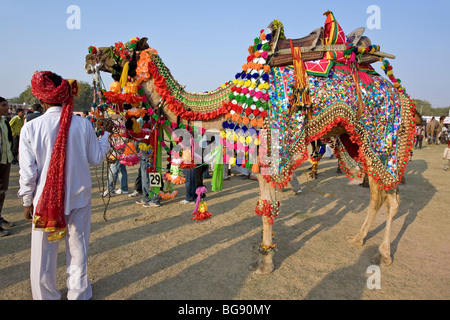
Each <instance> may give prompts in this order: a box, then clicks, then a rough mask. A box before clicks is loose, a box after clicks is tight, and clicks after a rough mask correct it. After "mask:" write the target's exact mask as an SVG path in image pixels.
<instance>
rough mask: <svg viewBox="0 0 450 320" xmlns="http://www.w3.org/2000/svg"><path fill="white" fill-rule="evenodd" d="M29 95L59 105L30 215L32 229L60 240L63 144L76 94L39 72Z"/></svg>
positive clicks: (68, 84)
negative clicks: (57, 120) (43, 173)
mask: <svg viewBox="0 0 450 320" xmlns="http://www.w3.org/2000/svg"><path fill="white" fill-rule="evenodd" d="M31 92H32V93H33V95H35V96H36V98H38V99H39V100H41V101H43V102H46V103H49V104H57V105H59V104H61V105H62V106H63V109H62V112H61V116H60V126H59V132H58V136H57V138H56V142H55V145H54V147H53V149H52V150H53V151H52V154H51V158H50V164H49V167H48V171H47V178H46V181H45V185H44V189H43V191H42V194H41V196H40V198H39V200H38V204H37V206H36V208H35V212H34V219H33V222H34V225H35V229H41V230H43V231H47V232H50V234H49V236H48V239H49V241H55V240H59V239H62V238H64V236H65V235H66V220H65V215H64V196H65V173H64V167H65V162H66V145H67V138H68V136H69V128H70V123H71V121H72V116H73V95H74V93H75V94H76V93H77V84H76V82H69V81H67V80H65V79H62V78H61V77H60V76H58V75H56V74H54V73H52V72H50V71H42V72H38V73H35V74H33V77H32V79H31Z"/></svg>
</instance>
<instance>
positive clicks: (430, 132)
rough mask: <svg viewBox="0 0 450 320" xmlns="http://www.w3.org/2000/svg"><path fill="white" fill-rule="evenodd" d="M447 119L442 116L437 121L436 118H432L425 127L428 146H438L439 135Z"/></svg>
mask: <svg viewBox="0 0 450 320" xmlns="http://www.w3.org/2000/svg"><path fill="white" fill-rule="evenodd" d="M444 119H445V117H444V116H442V117H440V118H439V120H437V119H436V118H435V117H433V118H431V120H430V121H429V122H428V123H427V125H426V127H425V133H426V135H427V142H428V144H438V143H439V141H438V135H439V133H440V132H441V130H442V127H443V126H444Z"/></svg>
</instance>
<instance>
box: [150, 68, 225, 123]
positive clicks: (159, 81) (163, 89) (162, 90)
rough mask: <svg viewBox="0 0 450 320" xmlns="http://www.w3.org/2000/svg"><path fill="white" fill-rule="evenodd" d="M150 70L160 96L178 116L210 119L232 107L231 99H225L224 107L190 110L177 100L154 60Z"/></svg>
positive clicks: (189, 118) (200, 119)
mask: <svg viewBox="0 0 450 320" xmlns="http://www.w3.org/2000/svg"><path fill="white" fill-rule="evenodd" d="M148 71H149V73H150V74H151V75H152V77H153V79H154V81H155V82H154V83H155V87H156V92H157V93H158V94H159V96H160V97H161V98H162V99H164V100H165V101H166V103H167V106H168V108H169V109H170V111H172V112H173V113H175V114H176V115H177V116H179V117H181V118H182V119H184V120H192V121H208V120H212V119H216V118H218V117H220V116H221V115H223V114H225V113H228V112H229V111H230V109H231V105H232V103H231V102H229V101H223V102H222V107H220V108H218V109H216V110H213V111H209V112H194V111H188V110H186V109H185V108H184V107H183V103H181V102H180V101H178V100H176V99H175V98H174V97H173V96H172V95H171V94H170V90H169V89H168V87H167V83H166V79H165V78H164V77H163V76H162V75H160V74H159V72H158V68H157V67H156V65H155V63H154V62H153V61H152V62H150V63H149V64H148Z"/></svg>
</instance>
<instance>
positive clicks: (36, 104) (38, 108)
mask: <svg viewBox="0 0 450 320" xmlns="http://www.w3.org/2000/svg"><path fill="white" fill-rule="evenodd" d="M41 108H42V106H41V105H40V104H39V103H35V104H33V105H32V106H31V109H33V110H34V111H39V110H41Z"/></svg>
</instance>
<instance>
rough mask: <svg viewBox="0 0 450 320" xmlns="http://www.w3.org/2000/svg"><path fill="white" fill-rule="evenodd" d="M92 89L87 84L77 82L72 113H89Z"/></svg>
mask: <svg viewBox="0 0 450 320" xmlns="http://www.w3.org/2000/svg"><path fill="white" fill-rule="evenodd" d="M93 97H94V88H93V87H92V86H91V85H90V84H89V83H87V82H83V81H78V97H76V98H75V100H74V106H73V111H90V110H91V107H92V100H93Z"/></svg>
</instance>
